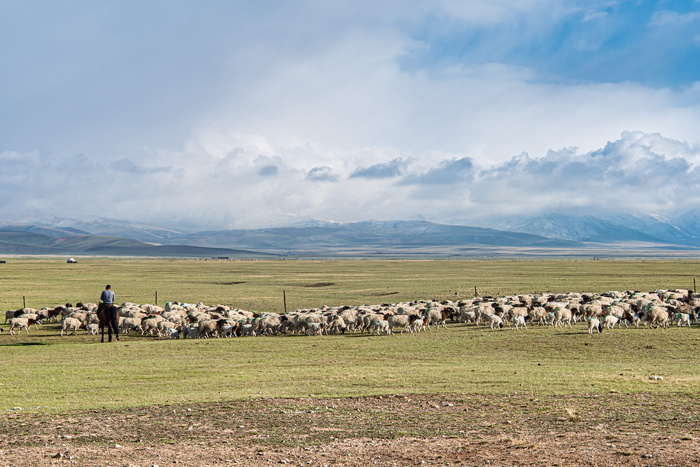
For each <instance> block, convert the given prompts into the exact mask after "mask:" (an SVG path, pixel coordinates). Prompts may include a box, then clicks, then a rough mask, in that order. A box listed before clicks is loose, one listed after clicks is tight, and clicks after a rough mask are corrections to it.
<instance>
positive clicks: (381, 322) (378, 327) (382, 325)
mask: <svg viewBox="0 0 700 467" xmlns="http://www.w3.org/2000/svg"><path fill="white" fill-rule="evenodd" d="M375 332H376V333H377V334H381V333H382V332H384V333H385V334H390V333H391V330H390V329H389V321H387V320H385V319H378V320H376V321H375V322H374V327H373V328H372V335H374V333H375Z"/></svg>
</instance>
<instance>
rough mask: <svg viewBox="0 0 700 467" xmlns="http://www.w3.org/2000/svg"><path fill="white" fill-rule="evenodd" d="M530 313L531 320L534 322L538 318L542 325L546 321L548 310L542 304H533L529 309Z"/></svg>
mask: <svg viewBox="0 0 700 467" xmlns="http://www.w3.org/2000/svg"><path fill="white" fill-rule="evenodd" d="M528 315H529V316H530V322H531V323H534V322H535V320H537V322H538V324H539V325H540V326H542V325H543V324H547V323H546V320H545V318H546V316H547V310H546V309H545V308H544V307H542V306H533V307H532V308H530V309H529V311H528Z"/></svg>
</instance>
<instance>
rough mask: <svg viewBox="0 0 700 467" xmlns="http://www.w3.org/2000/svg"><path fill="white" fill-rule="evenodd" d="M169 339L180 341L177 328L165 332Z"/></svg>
mask: <svg viewBox="0 0 700 467" xmlns="http://www.w3.org/2000/svg"><path fill="white" fill-rule="evenodd" d="M165 334H166V336H167V338H168V339H179V338H180V333H179V332H178V330H177V329H175V328H168V329H167V330H166V332H165Z"/></svg>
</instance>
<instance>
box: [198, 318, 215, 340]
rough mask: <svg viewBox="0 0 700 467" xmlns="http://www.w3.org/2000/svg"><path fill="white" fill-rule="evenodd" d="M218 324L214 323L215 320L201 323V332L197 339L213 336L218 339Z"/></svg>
mask: <svg viewBox="0 0 700 467" xmlns="http://www.w3.org/2000/svg"><path fill="white" fill-rule="evenodd" d="M218 330H219V327H218V323H217V322H216V321H214V320H213V319H208V320H204V321H200V322H199V330H198V331H197V337H198V338H200V339H201V338H202V337H211V336H216V337H218Z"/></svg>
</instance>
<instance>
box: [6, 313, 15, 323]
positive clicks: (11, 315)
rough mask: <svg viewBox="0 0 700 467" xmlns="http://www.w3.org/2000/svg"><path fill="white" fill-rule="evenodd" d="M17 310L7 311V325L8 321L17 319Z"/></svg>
mask: <svg viewBox="0 0 700 467" xmlns="http://www.w3.org/2000/svg"><path fill="white" fill-rule="evenodd" d="M15 313H16V311H15V310H7V311H6V312H5V324H7V321H8V320H10V319H12V318H14V317H15Z"/></svg>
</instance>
